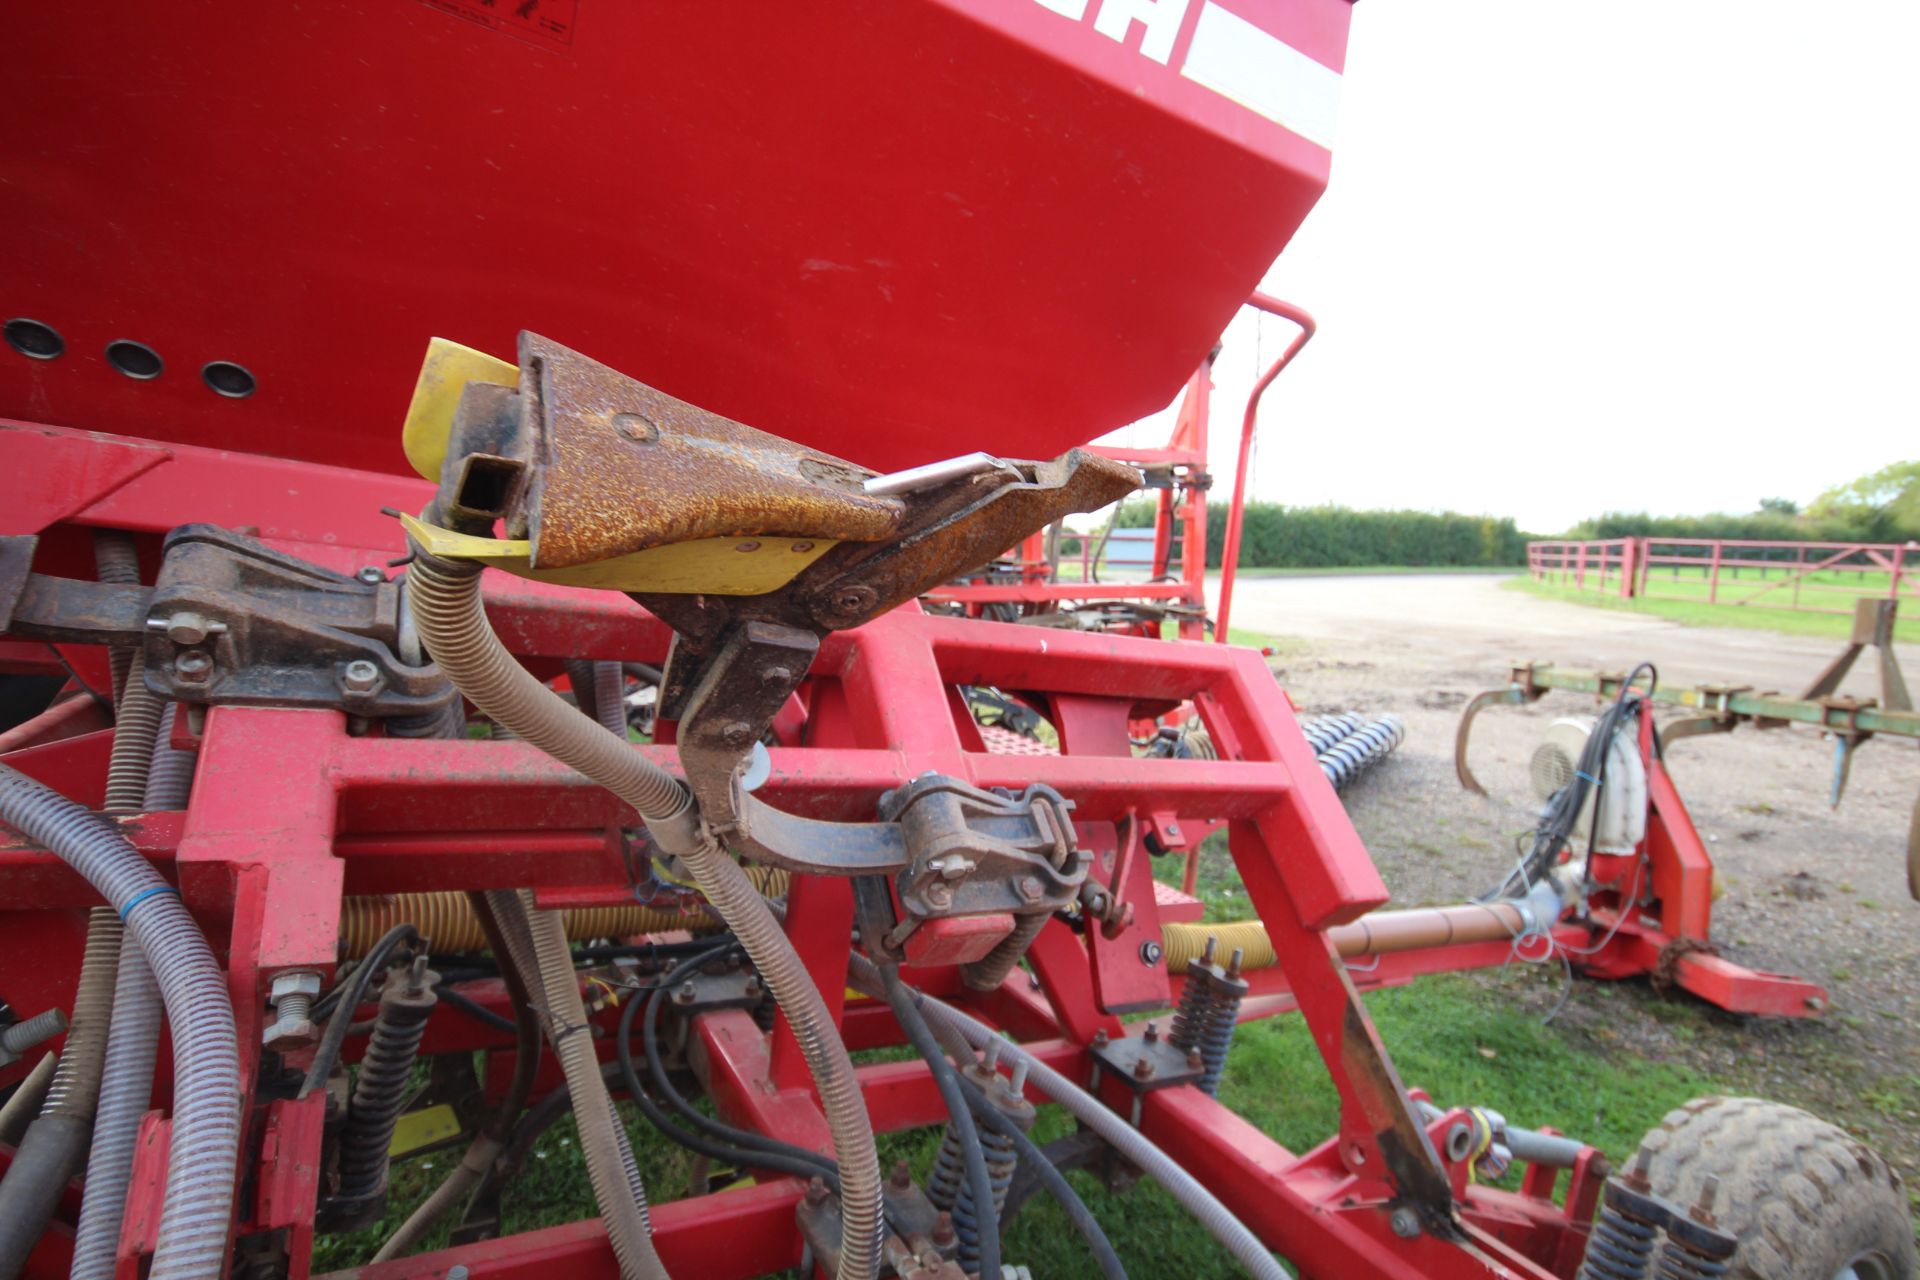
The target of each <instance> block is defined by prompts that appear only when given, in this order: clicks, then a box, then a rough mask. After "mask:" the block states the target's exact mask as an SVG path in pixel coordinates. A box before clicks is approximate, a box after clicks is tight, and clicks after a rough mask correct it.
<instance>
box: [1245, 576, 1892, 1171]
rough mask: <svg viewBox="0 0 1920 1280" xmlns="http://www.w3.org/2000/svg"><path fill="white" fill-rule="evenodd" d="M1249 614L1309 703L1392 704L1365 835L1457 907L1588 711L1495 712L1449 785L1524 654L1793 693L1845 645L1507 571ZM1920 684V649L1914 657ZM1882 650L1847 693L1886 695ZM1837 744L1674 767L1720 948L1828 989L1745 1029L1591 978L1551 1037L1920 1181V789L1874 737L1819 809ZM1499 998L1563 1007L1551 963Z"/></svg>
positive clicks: (1413, 900)
mask: <svg viewBox="0 0 1920 1280" xmlns="http://www.w3.org/2000/svg"><path fill="white" fill-rule="evenodd" d="M1233 624H1234V627H1235V628H1236V630H1239V629H1245V630H1250V631H1256V632H1260V633H1263V634H1268V635H1272V636H1274V637H1276V638H1277V639H1276V653H1275V656H1274V658H1273V660H1272V665H1273V667H1274V670H1275V673H1276V675H1277V677H1278V678H1279V679H1280V681H1281V683H1282V684H1283V685H1284V686H1285V687H1286V688H1287V690H1288V692H1289V693H1290V694H1291V695H1292V696H1293V698H1294V700H1295V701H1296V702H1297V703H1298V704H1299V706H1300V707H1301V710H1302V711H1303V712H1306V713H1319V712H1332V711H1344V710H1353V709H1358V710H1363V711H1369V712H1381V711H1392V712H1395V713H1397V714H1399V715H1400V716H1402V717H1403V718H1405V720H1406V721H1407V725H1408V735H1407V741H1406V743H1405V744H1404V745H1403V746H1402V747H1401V748H1400V750H1399V751H1398V752H1397V753H1396V754H1395V756H1394V757H1393V758H1392V759H1391V760H1389V761H1388V762H1387V763H1386V764H1385V765H1383V766H1382V767H1380V768H1379V769H1377V770H1375V771H1374V772H1373V774H1372V775H1370V776H1369V777H1367V778H1365V779H1363V780H1362V781H1361V782H1359V783H1358V784H1357V785H1356V786H1355V787H1354V788H1353V789H1352V790H1351V791H1350V792H1349V793H1348V798H1347V802H1348V808H1349V810H1350V812H1351V813H1352V815H1353V818H1354V822H1355V825H1356V826H1357V827H1358V828H1359V831H1360V834H1361V836H1362V837H1364V838H1365V840H1366V842H1367V846H1368V848H1369V849H1370V850H1371V851H1372V853H1373V856H1374V860H1375V861H1376V862H1377V863H1378V864H1379V867H1380V870H1381V874H1382V876H1383V877H1384V878H1385V880H1386V882H1387V885H1388V887H1389V889H1390V890H1391V891H1392V893H1393V896H1394V900H1395V902H1396V903H1398V904H1401V905H1413V904H1422V903H1443V902H1453V901H1459V900H1461V899H1462V898H1465V897H1468V896H1471V895H1473V894H1475V893H1479V892H1481V891H1483V890H1484V889H1486V888H1488V887H1489V886H1491V885H1492V884H1493V883H1494V882H1495V881H1497V880H1498V879H1499V877H1500V876H1501V875H1502V874H1503V872H1504V871H1505V870H1506V868H1508V867H1510V866H1511V865H1512V860H1513V840H1514V837H1515V835H1516V834H1517V833H1520V832H1524V831H1527V830H1529V829H1531V827H1532V825H1533V820H1534V811H1535V808H1536V805H1535V802H1534V800H1533V798H1532V796H1531V794H1530V792H1529V791H1528V789H1527V778H1526V763H1527V759H1528V756H1529V755H1530V753H1531V752H1532V750H1533V747H1534V745H1535V744H1536V743H1537V742H1538V741H1539V739H1540V737H1541V735H1542V734H1543V733H1544V732H1545V730H1546V728H1547V726H1548V725H1549V724H1550V723H1551V722H1552V721H1553V720H1554V719H1555V718H1557V717H1560V716H1565V715H1576V714H1585V713H1590V712H1592V711H1593V710H1595V709H1596V704H1595V702H1594V700H1592V699H1590V698H1584V697H1581V696H1579V695H1576V694H1568V693H1553V694H1549V695H1547V697H1545V698H1544V699H1542V700H1541V701H1540V702H1539V703H1536V704H1535V705H1533V706H1531V707H1526V708H1509V707H1494V708H1490V709H1488V710H1487V711H1486V712H1484V713H1483V714H1482V715H1481V716H1480V718H1479V720H1478V721H1477V722H1476V724H1475V731H1474V745H1473V754H1472V764H1473V768H1474V771H1475V773H1476V774H1477V775H1478V777H1479V778H1480V780H1481V782H1482V783H1483V784H1484V785H1485V786H1486V787H1487V788H1488V790H1489V791H1490V792H1491V795H1489V796H1487V797H1484V798H1483V797H1478V796H1473V795H1470V794H1468V793H1467V792H1465V791H1463V790H1462V789H1461V788H1460V787H1459V785H1458V784H1457V783H1456V782H1455V780H1454V775H1453V758H1452V751H1453V734H1454V729H1455V726H1456V725H1457V724H1458V721H1459V713H1460V708H1461V707H1462V706H1463V705H1464V704H1465V703H1466V701H1467V699H1469V698H1470V697H1472V696H1473V695H1474V694H1475V693H1477V692H1480V691H1481V690H1483V689H1489V688H1494V687H1497V686H1500V685H1503V684H1505V682H1506V677H1507V668H1508V666H1509V664H1510V663H1511V662H1513V661H1516V660H1532V659H1538V660H1546V661H1552V662H1555V663H1557V664H1558V665H1561V666H1564V667H1569V668H1579V669H1595V668H1599V669H1605V670H1624V669H1626V668H1627V667H1629V666H1631V665H1632V664H1634V663H1635V662H1638V661H1641V660H1643V659H1644V660H1650V661H1652V662H1654V663H1656V664H1657V665H1658V667H1659V671H1660V676H1661V679H1662V680H1663V681H1666V682H1668V683H1669V684H1694V683H1700V682H1708V681H1724V682H1728V683H1733V684H1749V685H1753V686H1755V687H1758V688H1761V689H1778V690H1782V691H1785V692H1789V693H1798V692H1799V691H1800V690H1801V689H1802V688H1804V687H1805V686H1806V685H1807V684H1808V683H1809V682H1811V680H1812V679H1813V677H1814V676H1815V674H1817V673H1818V672H1819V671H1820V669H1821V668H1822V667H1823V666H1824V665H1825V664H1826V662H1827V661H1828V660H1829V659H1830V658H1831V657H1832V656H1833V655H1834V654H1835V653H1836V652H1837V651H1838V650H1839V648H1840V647H1841V644H1842V642H1841V641H1840V640H1838V639H1833V640H1827V639H1820V638H1814V637H1805V636H1785V635H1777V634H1774V633H1772V632H1765V631H1747V630H1732V629H1723V628H1705V627H1683V626H1680V625H1678V624H1676V623H1672V622H1667V621H1665V620H1662V619H1657V618H1651V617H1646V616H1643V615H1639V614H1631V613H1620V612H1613V611H1608V610H1601V609H1591V608H1585V607H1582V606H1578V605H1570V604H1563V603H1560V602H1556V601H1547V600H1541V599H1538V598H1536V597H1533V596H1529V595H1527V594H1525V593H1522V592H1516V591H1510V590H1506V589H1503V588H1502V587H1501V585H1500V579H1499V578H1498V577H1497V576H1493V575H1488V576H1485V577H1481V576H1477V575H1462V576H1453V575H1444V576H1442V575H1433V576H1419V575H1408V576H1353V577H1288V578H1251V579H1241V581H1240V582H1239V584H1237V586H1236V590H1235V600H1234V611H1233ZM1899 654H1900V658H1901V661H1902V665H1903V666H1904V668H1905V670H1906V671H1907V672H1908V673H1909V674H1908V679H1909V682H1910V683H1911V682H1913V681H1914V680H1915V679H1916V678H1917V677H1920V647H1916V646H1912V645H1902V646H1900V647H1899ZM1873 672H1874V668H1873V663H1872V659H1871V655H1867V656H1864V657H1863V658H1862V660H1861V661H1860V663H1858V664H1857V665H1856V671H1855V672H1854V673H1853V675H1852V676H1851V677H1850V678H1849V681H1848V683H1847V685H1846V686H1845V688H1844V690H1843V691H1844V692H1847V693H1852V694H1855V695H1857V696H1862V697H1871V696H1874V695H1875V694H1877V692H1878V690H1877V689H1876V688H1874V687H1873ZM1832 751H1833V748H1832V744H1831V742H1829V741H1825V740H1823V739H1822V738H1821V737H1820V736H1819V735H1818V734H1816V733H1814V732H1812V731H1809V730H1802V729H1792V730H1779V731H1772V732H1761V731H1757V730H1754V729H1752V728H1750V727H1749V728H1742V729H1740V730H1738V731H1737V732H1735V733H1732V734H1728V735H1724V736H1719V735H1715V736H1709V737H1704V738H1695V739H1691V740H1688V741H1684V742H1682V743H1680V744H1677V745H1676V747H1675V748H1674V750H1673V751H1672V752H1671V754H1670V756H1669V767H1670V769H1671V771H1672V774H1673V776H1674V779H1675V781H1676V782H1677V783H1678V785H1679V787H1680V791H1681V794H1682V796H1683V797H1684V798H1685V801H1686V804H1687V806H1688V809H1689V811H1690V812H1691V813H1692V815H1693V819H1694V823H1695V825H1696V826H1697V827H1698V828H1699V830H1700V833H1701V835H1702V836H1703V837H1704V838H1705V840H1706V841H1707V844H1708V849H1709V851H1710V852H1711V853H1712V855H1713V857H1714V860H1715V863H1716V865H1717V867H1718V872H1719V876H1718V888H1719V890H1720V894H1721V896H1720V898H1719V900H1718V902H1717V903H1716V905H1715V908H1714V925H1713V931H1714V937H1715V941H1716V942H1717V943H1719V945H1720V946H1721V947H1722V948H1723V951H1724V954H1725V955H1727V956H1728V957H1729V958H1730V959H1732V960H1735V961H1737V962H1738V963H1741V964H1744V965H1748V966H1750V967H1753V968H1756V969H1762V970H1771V971H1775V972H1783V973H1796V974H1800V975H1803V976H1805V977H1808V978H1811V979H1813V980H1814V981H1817V982H1820V983H1822V984H1824V985H1825V986H1826V987H1827V988H1828V990H1829V991H1830V992H1831V993H1832V996H1833V1005H1832V1008H1831V1010H1830V1011H1829V1013H1828V1014H1827V1015H1826V1016H1825V1017H1824V1018H1821V1019H1817V1020H1813V1019H1810V1020H1797V1021H1789V1020H1784V1019H1758V1018H1740V1017H1735V1016H1732V1015H1728V1014H1723V1013H1721V1012H1719V1011H1718V1010H1714V1009H1711V1008H1709V1007H1707V1006H1705V1005H1703V1004H1701V1003H1699V1002H1697V1001H1693V1000H1690V999H1686V998H1681V999H1676V1000H1671V1001H1669V1000H1663V999H1662V998H1660V997H1659V996H1657V995H1655V994H1654V993H1653V992H1652V991H1651V990H1650V989H1649V988H1648V987H1647V986H1646V985H1645V984H1644V983H1636V984H1602V983H1595V982H1581V983H1578V984H1576V986H1575V987H1574V989H1573V991H1572V993H1571V995H1570V996H1568V997H1567V1002H1566V1007H1565V1010H1564V1011H1563V1012H1562V1013H1561V1014H1560V1015H1559V1016H1558V1017H1557V1018H1556V1019H1555V1021H1554V1024H1553V1025H1554V1026H1555V1028H1556V1029H1557V1033H1558V1034H1562V1035H1566V1036H1569V1037H1575V1038H1579V1037H1585V1038H1586V1039H1587V1041H1588V1042H1589V1043H1592V1042H1593V1041H1594V1040H1598V1041H1601V1042H1606V1043H1608V1044H1617V1045H1618V1047H1620V1048H1621V1049H1623V1050H1625V1051H1627V1052H1629V1053H1631V1054H1637V1055H1640V1056H1647V1057H1658V1058H1662V1059H1669V1060H1673V1061H1677V1062H1682V1063H1685V1064H1688V1065H1691V1066H1693V1067H1695V1068H1696V1069H1698V1070H1700V1071H1702V1072H1704V1073H1706V1074H1708V1075H1711V1076H1713V1077H1714V1078H1715V1079H1717V1080H1719V1081H1721V1082H1723V1083H1724V1084H1726V1085H1727V1086H1729V1087H1737V1088H1739V1089H1742V1090H1746V1091H1752V1092H1756V1093H1761V1094H1765V1095H1768V1096H1772V1097H1775V1098H1778V1099H1779V1100H1781V1101H1786V1102H1791V1103H1794V1104H1796V1105H1799V1106H1803V1107H1806V1108H1808V1109H1809V1110H1812V1111H1814V1112H1816V1113H1818V1114H1820V1115H1823V1116H1825V1117H1827V1118H1829V1119H1831V1120H1833V1121H1835V1122H1836V1123H1838V1124H1841V1125H1843V1126H1845V1127H1847V1128H1848V1129H1850V1130H1852V1131H1854V1132H1855V1133H1857V1134H1858V1135H1860V1136H1861V1137H1863V1138H1866V1139H1867V1140H1869V1141H1870V1142H1872V1143H1873V1144H1874V1145H1876V1146H1877V1147H1879V1149H1880V1150H1881V1151H1882V1152H1883V1153H1884V1154H1885V1155H1886V1156H1887V1158H1888V1160H1889V1161H1890V1162H1891V1163H1892V1164H1894V1165H1895V1167H1896V1168H1898V1169H1899V1170H1900V1172H1901V1173H1902V1174H1903V1176H1904V1177H1905V1179H1906V1181H1907V1185H1908V1187H1909V1188H1910V1189H1912V1188H1916V1187H1920V903H1915V902H1913V901H1912V900H1911V899H1910V898H1909V897H1908V893H1907V886H1906V864H1905V845H1906V833H1907V825H1908V821H1909V818H1910V815H1911V811H1912V807H1913V804H1914V799H1915V792H1916V788H1920V768H1916V767H1915V764H1916V761H1915V755H1914V748H1913V746H1912V745H1911V744H1908V743H1904V742H1900V741H1897V740H1881V741H1876V742H1870V743H1868V744H1866V745H1865V746H1864V747H1863V748H1861V750H1860V752H1859V754H1858V755H1857V757H1856V759H1855V762H1854V766H1853V776H1852V781H1851V783H1850V785H1849V787H1848V789H1847V794H1846V798H1845V801H1844V803H1843V804H1842V806H1841V807H1840V809H1839V810H1837V811H1834V810H1831V809H1829V808H1828V805H1827V787H1828V778H1829V772H1830V768H1831V764H1832ZM1489 990H1490V992H1493V993H1495V994H1496V997H1497V998H1505V999H1515V1000H1520V1001H1524V1002H1528V1003H1532V1004H1537V1005H1538V1006H1539V1007H1540V1008H1541V1010H1542V1012H1543V1013H1544V1012H1546V1011H1548V1010H1550V1009H1552V1008H1553V1007H1554V1006H1555V1005H1556V1004H1557V1003H1558V1002H1559V1001H1560V1000H1561V999H1562V997H1563V996H1566V994H1567V993H1566V991H1565V987H1564V982H1563V980H1562V979H1561V978H1560V977H1559V976H1558V974H1557V973H1552V974H1549V973H1545V972H1542V973H1539V974H1537V975H1532V980H1529V981H1521V982H1513V981H1498V982H1496V981H1495V980H1493V979H1489Z"/></svg>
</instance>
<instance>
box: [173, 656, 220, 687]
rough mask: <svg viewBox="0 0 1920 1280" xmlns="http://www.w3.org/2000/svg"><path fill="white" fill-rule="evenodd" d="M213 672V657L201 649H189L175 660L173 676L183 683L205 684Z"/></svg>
mask: <svg viewBox="0 0 1920 1280" xmlns="http://www.w3.org/2000/svg"><path fill="white" fill-rule="evenodd" d="M212 674H213V659H212V658H211V657H209V656H208V655H207V654H206V653H204V652H202V651H201V650H199V649H189V650H187V651H186V652H185V653H183V654H181V655H180V656H179V657H177V658H175V659H174V660H173V678H174V679H175V680H178V681H179V682H180V683H181V684H205V683H206V682H207V677H208V676H210V675H212Z"/></svg>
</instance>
